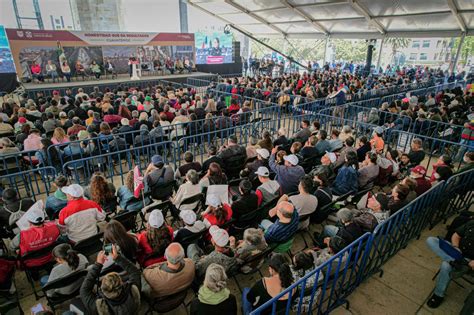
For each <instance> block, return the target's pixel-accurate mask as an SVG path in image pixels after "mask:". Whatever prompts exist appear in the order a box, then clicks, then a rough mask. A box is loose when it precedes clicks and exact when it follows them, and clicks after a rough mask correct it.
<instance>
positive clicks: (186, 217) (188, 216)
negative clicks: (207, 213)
mask: <svg viewBox="0 0 474 315" xmlns="http://www.w3.org/2000/svg"><path fill="white" fill-rule="evenodd" d="M179 216H180V217H181V219H183V222H184V223H186V224H187V225H193V224H194V222H196V213H195V212H194V211H192V210H182V211H181V212H180V213H179Z"/></svg>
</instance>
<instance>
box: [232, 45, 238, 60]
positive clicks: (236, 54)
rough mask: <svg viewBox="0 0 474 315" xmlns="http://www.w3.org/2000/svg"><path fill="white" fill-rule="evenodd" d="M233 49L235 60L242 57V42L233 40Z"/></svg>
mask: <svg viewBox="0 0 474 315" xmlns="http://www.w3.org/2000/svg"><path fill="white" fill-rule="evenodd" d="M232 49H233V50H234V60H239V59H240V42H237V41H234V42H232Z"/></svg>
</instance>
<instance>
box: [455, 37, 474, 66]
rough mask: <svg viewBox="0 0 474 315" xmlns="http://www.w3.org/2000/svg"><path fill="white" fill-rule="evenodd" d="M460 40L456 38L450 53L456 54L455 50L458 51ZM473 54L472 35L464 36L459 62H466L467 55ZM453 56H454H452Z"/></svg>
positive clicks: (473, 40) (473, 38)
mask: <svg viewBox="0 0 474 315" xmlns="http://www.w3.org/2000/svg"><path fill="white" fill-rule="evenodd" d="M460 42H461V38H460V37H458V38H456V40H455V42H454V45H453V48H452V50H451V55H452V56H456V52H457V51H458V47H459V43H460ZM473 55H474V36H466V37H465V38H464V43H463V44H462V47H461V53H460V56H459V60H458V62H459V63H463V64H466V63H467V60H468V59H469V57H471V56H473ZM453 58H454V57H453Z"/></svg>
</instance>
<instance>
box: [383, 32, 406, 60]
mask: <svg viewBox="0 0 474 315" xmlns="http://www.w3.org/2000/svg"><path fill="white" fill-rule="evenodd" d="M409 43H410V39H408V38H401V37H388V38H386V39H385V44H387V45H389V46H390V47H391V49H392V52H391V59H392V60H393V58H395V54H396V53H397V50H398V49H400V48H407V47H408V44H409Z"/></svg>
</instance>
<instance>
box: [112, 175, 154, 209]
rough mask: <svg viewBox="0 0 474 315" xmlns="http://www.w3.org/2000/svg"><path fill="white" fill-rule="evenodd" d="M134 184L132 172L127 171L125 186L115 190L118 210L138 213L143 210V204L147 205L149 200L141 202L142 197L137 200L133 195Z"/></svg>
mask: <svg viewBox="0 0 474 315" xmlns="http://www.w3.org/2000/svg"><path fill="white" fill-rule="evenodd" d="M134 190H135V184H134V175H133V171H129V172H128V173H127V176H126V177H125V185H123V186H120V187H119V189H118V190H117V194H116V195H117V198H118V200H119V205H120V208H122V209H123V210H126V211H139V210H141V209H143V206H144V203H145V204H147V203H148V202H149V199H146V200H145V201H143V200H142V196H139V197H138V198H136V197H135V195H134Z"/></svg>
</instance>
